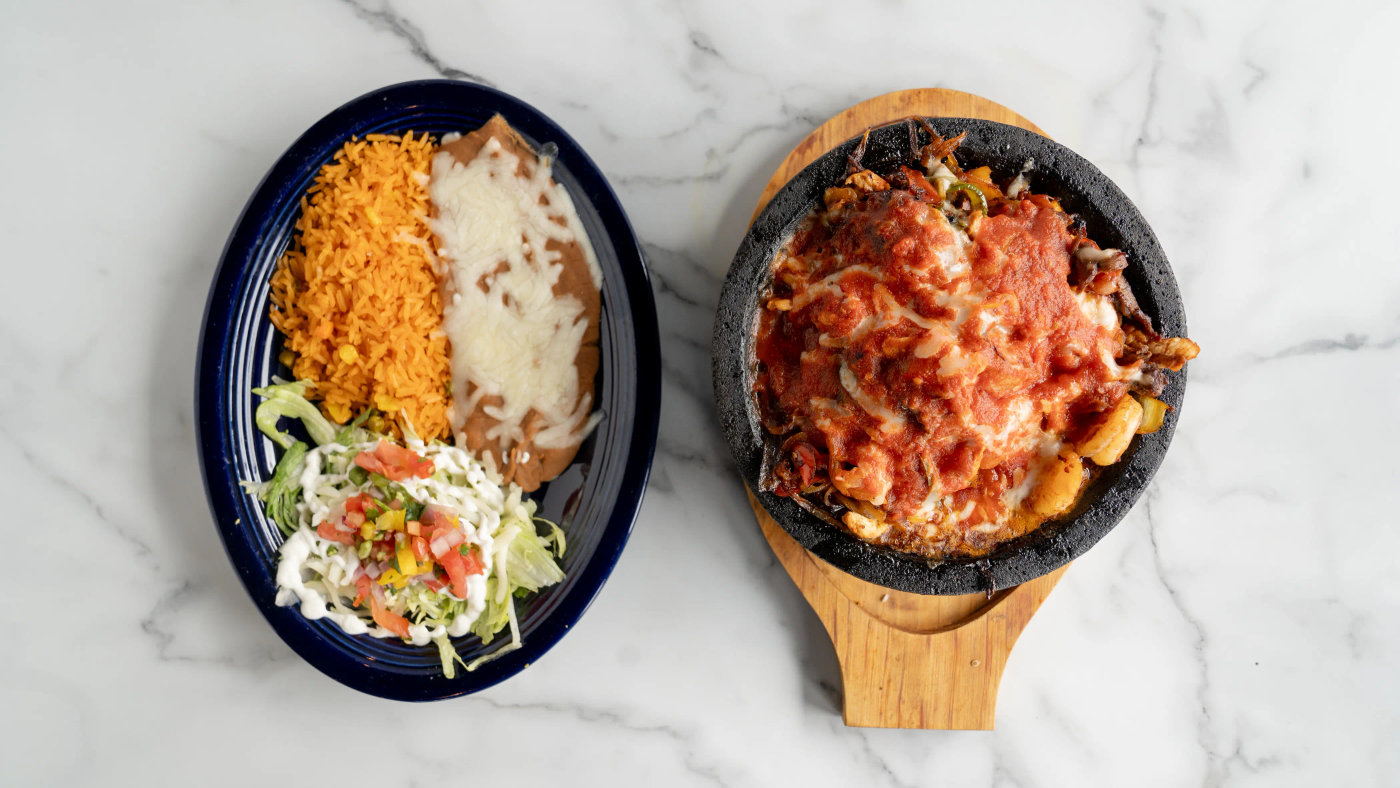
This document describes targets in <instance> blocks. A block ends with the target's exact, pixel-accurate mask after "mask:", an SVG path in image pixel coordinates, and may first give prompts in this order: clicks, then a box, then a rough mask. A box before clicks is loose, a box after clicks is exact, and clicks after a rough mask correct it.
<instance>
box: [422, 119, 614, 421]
mask: <svg viewBox="0 0 1400 788" xmlns="http://www.w3.org/2000/svg"><path fill="white" fill-rule="evenodd" d="M520 165H521V161H520V159H519V158H518V157H516V156H514V155H513V154H511V153H510V152H509V151H507V150H505V149H504V148H502V146H501V144H500V142H499V141H497V140H496V139H495V138H492V139H490V140H488V141H487V142H486V144H485V145H484V146H483V147H482V149H481V153H480V154H479V155H478V156H477V157H476V158H475V159H474V160H473V161H472V162H471V163H469V164H465V165H464V164H462V163H461V162H458V161H456V160H454V159H453V157H452V155H451V154H450V153H439V154H438V155H437V156H436V157H435V158H434V159H433V176H432V181H431V185H430V195H431V197H432V201H433V205H434V206H435V207H436V208H437V217H436V218H434V219H432V220H430V226H431V227H432V229H433V232H434V233H436V234H437V237H438V239H439V241H440V243H441V245H442V254H441V257H442V260H443V262H444V264H445V266H446V268H447V271H446V273H448V274H450V283H449V292H450V293H451V295H452V297H451V298H448V299H445V300H446V305H445V306H444V308H443V329H444V330H445V331H446V332H447V334H448V336H449V338H450V339H451V340H452V388H453V407H452V410H451V416H452V424H453V428H454V429H456V430H458V431H460V430H461V429H462V426H463V423H464V422H465V420H466V418H467V417H468V416H469V415H471V413H472V412H473V411H474V410H475V409H476V406H477V404H478V403H479V402H480V400H481V398H482V397H484V396H487V395H494V396H497V397H500V398H501V400H502V403H501V405H500V406H499V407H488V408H487V409H486V413H487V414H488V415H490V416H491V417H493V418H495V419H497V420H498V421H499V422H500V424H499V425H498V426H497V427H495V428H494V429H493V430H491V431H490V432H488V433H487V438H488V439H493V440H496V441H498V442H499V443H500V445H501V447H502V448H503V449H504V448H508V447H510V446H512V445H514V444H517V443H519V442H521V441H523V440H524V438H525V434H524V427H523V422H524V420H525V418H526V417H527V416H528V415H529V413H530V411H531V410H534V411H535V412H536V413H538V414H539V415H540V417H541V418H542V419H543V427H542V428H541V429H540V430H539V432H537V433H536V434H535V436H534V441H533V442H534V445H536V446H538V447H540V448H563V447H566V446H571V445H574V444H576V443H578V442H579V441H581V440H582V439H583V437H584V436H585V435H587V433H588V432H589V431H590V430H592V429H593V427H594V426H595V425H596V424H597V423H598V420H599V419H600V418H601V416H600V415H599V414H593V415H592V416H590V415H589V414H590V411H591V410H592V406H593V401H592V394H591V393H589V392H580V391H579V386H578V370H577V368H576V364H575V360H576V358H577V356H578V352H579V348H580V346H581V345H582V342H583V336H584V333H585V331H586V330H587V327H588V323H587V319H586V318H585V317H584V314H583V311H584V307H583V304H582V303H581V302H580V301H579V300H578V299H577V298H574V297H573V296H568V295H566V296H563V297H559V296H556V295H555V294H554V290H553V287H554V284H555V282H557V281H558V280H559V275H560V273H561V272H562V271H563V266H562V265H561V264H560V262H559V257H560V255H559V253H557V252H551V251H549V250H548V249H547V248H546V244H547V243H548V241H550V240H551V239H552V240H556V241H559V242H560V243H568V242H570V241H576V242H577V243H578V244H579V246H580V247H582V249H583V251H584V257H585V259H586V260H587V262H588V267H589V273H590V274H591V276H592V279H593V285H594V286H595V287H601V285H602V273H601V271H600V270H599V268H598V261H597V258H596V257H595V256H594V253H593V247H592V245H591V244H590V243H589V240H588V236H587V234H586V233H585V232H584V230H583V227H582V225H581V224H580V222H579V218H578V214H577V212H576V211H575V210H574V206H573V203H572V202H571V201H570V200H569V196H568V195H567V194H566V193H565V192H564V190H563V188H562V187H560V186H559V185H557V184H554V183H552V182H551V181H550V166H549V161H548V160H547V159H543V160H541V161H539V162H535V161H525V162H524V170H523V172H524V174H523V175H517V174H516V170H517V168H519V167H520ZM556 218H558V219H562V220H563V222H564V224H562V225H561V224H560V223H558V222H556V221H555V219H556Z"/></svg>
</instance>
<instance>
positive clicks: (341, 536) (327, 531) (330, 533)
mask: <svg viewBox="0 0 1400 788" xmlns="http://www.w3.org/2000/svg"><path fill="white" fill-rule="evenodd" d="M316 535H317V536H319V537H321V538H322V539H325V540H326V541H327V542H339V543H341V544H348V545H353V544H355V537H354V536H353V535H352V534H351V533H350V532H349V531H342V530H340V529H339V528H337V527H336V525H335V523H333V522H331V521H330V520H323V521H321V524H320V525H318V526H316Z"/></svg>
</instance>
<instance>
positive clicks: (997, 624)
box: [749, 88, 1069, 730]
mask: <svg viewBox="0 0 1400 788" xmlns="http://www.w3.org/2000/svg"><path fill="white" fill-rule="evenodd" d="M911 115H923V116H928V117H960V118H982V119H985V120H993V121H998V122H1000V123H1008V124H1012V125H1016V126H1020V127H1022V128H1025V129H1030V130H1031V131H1034V132H1036V133H1037V134H1044V132H1042V131H1041V130H1040V129H1039V128H1037V127H1036V126H1035V124H1033V123H1031V122H1030V121H1028V120H1026V119H1025V118H1023V117H1021V116H1020V115H1017V114H1016V113H1014V112H1012V111H1011V110H1009V109H1007V108H1006V107H1003V106H1001V105H1000V104H996V103H994V102H991V101H987V100H986V99H983V98H979V97H977V96H974V95H972V94H970V93H961V92H959V91H956V90H943V89H940V88H928V89H921V90H904V91H899V92H897V93H888V94H886V95H883V96H878V97H876V98H873V99H870V100H869V101H865V102H862V103H860V104H857V105H856V106H854V107H851V108H850V109H848V110H846V111H844V112H842V113H840V114H839V115H837V116H836V117H834V118H832V119H831V120H829V121H827V122H826V123H824V124H822V126H821V127H819V128H818V129H817V130H816V131H813V132H812V133H811V134H810V135H808V137H807V138H806V139H805V140H803V141H802V142H801V143H799V144H798V146H797V147H796V148H794V149H793V151H792V153H790V154H788V157H787V158H786V159H785V160H784V161H783V163H782V164H781V165H779V167H778V170H777V171H776V172H775V173H773V178H772V179H771V180H770V181H769V182H768V186H767V188H765V189H764V191H763V195H762V196H761V197H760V198H759V201H758V206H757V207H756V208H755V209H754V216H757V215H758V213H759V211H762V210H763V207H764V206H765V205H767V204H768V201H769V200H770V199H772V197H773V195H774V194H776V193H777V191H778V189H780V188H782V186H783V184H785V183H787V182H788V180H789V179H791V178H792V176H793V175H796V174H797V173H798V172H799V171H801V170H802V168H803V167H805V166H807V165H808V164H809V163H811V162H812V161H813V160H814V159H816V158H817V157H819V156H821V155H822V154H823V153H825V152H826V151H828V150H830V149H831V148H833V147H835V146H837V145H839V144H840V143H842V142H845V141H846V140H848V139H850V138H852V137H854V136H856V135H857V134H860V133H861V132H862V131H864V130H865V129H867V128H869V127H871V126H878V125H881V124H884V123H889V122H891V121H895V120H898V119H900V118H905V117H909V116H911ZM749 504H750V505H751V506H752V507H753V511H754V516H755V517H757V518H758V523H759V526H760V527H761V528H762V529H763V535H764V537H766V538H767V540H768V544H769V545H770V546H772V548H773V552H774V553H776V554H777V556H778V560H779V561H781V562H782V564H783V567H784V568H785V569H787V571H788V574H789V575H791V576H792V579H793V582H795V583H797V587H798V588H799V589H801V590H802V595H803V596H804V597H806V598H807V602H808V603H809V604H811V606H812V609H813V610H815V611H816V613H817V616H818V617H820V618H821V620H822V624H823V625H824V626H825V627H826V631H827V634H829V635H830V636H831V642H832V644H833V645H834V646H835V647H836V656H837V659H838V660H839V661H840V663H841V680H842V683H843V685H844V704H843V712H842V715H843V717H844V719H845V721H846V724H847V725H852V726H859V727H869V728H934V729H943V730H991V729H992V727H993V726H994V724H995V722H996V703H997V687H998V686H999V685H1000V683H1001V674H1002V671H1003V670H1004V669H1005V668H1006V660H1007V658H1008V657H1009V656H1010V654H1011V647H1012V646H1014V645H1015V643H1016V639H1017V638H1018V637H1019V636H1020V634H1021V630H1023V629H1024V628H1025V626H1026V624H1028V623H1030V620H1031V617H1032V616H1034V615H1035V612H1036V610H1038V609H1039V608H1040V605H1041V603H1042V602H1044V601H1045V597H1046V596H1048V595H1049V594H1050V591H1051V589H1053V588H1054V587H1055V584H1056V583H1058V582H1059V580H1060V577H1062V576H1063V575H1064V573H1065V570H1066V569H1068V568H1069V567H1068V566H1064V567H1061V568H1059V569H1057V570H1055V571H1054V572H1051V573H1050V574H1048V575H1046V576H1044V577H1041V578H1037V579H1036V580H1033V581H1031V582H1029V583H1024V584H1022V585H1019V586H1017V587H1015V588H1012V589H1007V590H1004V591H1001V592H998V593H996V594H994V595H992V596H991V597H990V598H988V597H986V596H983V595H981V594H973V595H968V596H923V595H920V594H908V593H904V592H901V591H891V590H889V589H886V588H882V587H880V586H876V585H873V584H871V583H867V582H865V581H863V580H858V579H856V578H854V577H852V576H850V575H848V574H846V573H845V572H842V571H840V570H839V569H836V568H835V567H832V566H831V565H829V564H827V563H826V562H825V561H822V560H821V559H819V558H817V557H815V556H813V555H812V554H811V553H809V552H807V551H806V550H804V549H803V548H802V546H801V545H799V544H798V543H797V542H796V541H795V540H794V539H793V538H792V537H791V536H789V535H788V533H787V532H786V531H784V530H783V529H782V526H780V525H778V524H777V522H775V521H774V520H773V518H772V517H770V516H769V515H768V512H767V511H765V510H764V509H763V506H762V505H761V504H759V502H758V499H756V498H754V496H753V493H752V492H750V493H749Z"/></svg>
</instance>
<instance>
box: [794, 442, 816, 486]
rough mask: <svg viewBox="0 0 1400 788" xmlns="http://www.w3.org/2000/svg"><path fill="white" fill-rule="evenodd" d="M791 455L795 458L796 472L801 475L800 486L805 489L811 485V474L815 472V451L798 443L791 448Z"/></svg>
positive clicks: (804, 444) (806, 445)
mask: <svg viewBox="0 0 1400 788" xmlns="http://www.w3.org/2000/svg"><path fill="white" fill-rule="evenodd" d="M792 453H793V455H794V456H796V458H797V472H798V473H799V474H801V475H802V486H803V487H806V486H808V485H809V484H811V483H812V474H814V473H815V472H816V470H817V450H816V449H814V448H812V447H811V446H809V445H808V444H806V443H799V444H797V445H796V446H794V447H793V448H792Z"/></svg>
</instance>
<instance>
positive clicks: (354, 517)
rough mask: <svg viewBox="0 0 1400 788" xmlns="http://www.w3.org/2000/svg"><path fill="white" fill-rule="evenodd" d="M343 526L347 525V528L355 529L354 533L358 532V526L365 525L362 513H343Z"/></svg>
mask: <svg viewBox="0 0 1400 788" xmlns="http://www.w3.org/2000/svg"><path fill="white" fill-rule="evenodd" d="M345 524H346V525H348V526H350V527H351V528H353V529H355V530H356V531H358V530H360V526H362V525H364V524H365V513H364V512H346V513H345Z"/></svg>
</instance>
